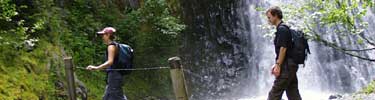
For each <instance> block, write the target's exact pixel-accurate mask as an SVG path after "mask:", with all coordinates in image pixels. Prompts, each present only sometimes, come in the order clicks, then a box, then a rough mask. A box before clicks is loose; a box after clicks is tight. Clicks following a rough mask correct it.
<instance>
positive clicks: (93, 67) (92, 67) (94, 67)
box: [86, 65, 98, 70]
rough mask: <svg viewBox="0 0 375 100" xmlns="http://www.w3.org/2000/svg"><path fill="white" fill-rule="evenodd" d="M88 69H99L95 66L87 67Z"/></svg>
mask: <svg viewBox="0 0 375 100" xmlns="http://www.w3.org/2000/svg"><path fill="white" fill-rule="evenodd" d="M86 69H87V70H97V69H98V67H96V66H93V65H89V66H87V67H86Z"/></svg>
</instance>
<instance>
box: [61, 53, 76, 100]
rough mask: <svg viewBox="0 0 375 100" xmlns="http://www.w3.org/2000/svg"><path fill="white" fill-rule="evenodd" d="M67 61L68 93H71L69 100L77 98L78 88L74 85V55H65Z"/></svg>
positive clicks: (65, 61)
mask: <svg viewBox="0 0 375 100" xmlns="http://www.w3.org/2000/svg"><path fill="white" fill-rule="evenodd" d="M64 63H65V75H66V80H67V84H68V94H69V100H76V94H75V93H76V90H75V86H74V83H75V82H74V74H73V72H74V69H73V62H72V57H65V58H64Z"/></svg>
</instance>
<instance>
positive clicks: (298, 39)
mask: <svg viewBox="0 0 375 100" xmlns="http://www.w3.org/2000/svg"><path fill="white" fill-rule="evenodd" d="M281 25H283V26H286V27H287V28H288V29H289V32H290V34H291V35H292V47H291V50H290V52H289V55H290V56H289V57H291V58H292V59H293V61H294V62H295V63H296V64H305V60H306V59H307V54H311V53H310V49H309V44H308V43H307V39H306V38H305V34H304V33H303V32H302V31H300V30H294V29H291V28H290V27H289V26H287V25H285V24H281Z"/></svg>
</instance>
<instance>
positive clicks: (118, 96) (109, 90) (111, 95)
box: [86, 27, 126, 100]
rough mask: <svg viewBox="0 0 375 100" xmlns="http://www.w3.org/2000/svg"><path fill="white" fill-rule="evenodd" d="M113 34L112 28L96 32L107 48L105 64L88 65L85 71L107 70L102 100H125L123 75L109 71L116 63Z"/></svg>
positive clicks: (116, 54) (116, 56) (116, 55)
mask: <svg viewBox="0 0 375 100" xmlns="http://www.w3.org/2000/svg"><path fill="white" fill-rule="evenodd" d="M114 32H116V30H115V29H114V28H112V27H106V28H104V29H103V30H102V31H99V32H97V34H98V35H100V36H101V37H102V39H103V41H104V43H105V44H106V45H107V46H108V47H107V52H106V54H107V55H106V56H107V59H106V62H105V63H103V64H101V65H99V66H93V65H89V66H87V67H86V69H88V70H100V69H107V79H106V80H107V86H106V89H105V93H104V96H103V100H126V97H125V96H124V93H123V91H122V85H123V77H124V75H122V74H121V73H120V72H119V71H115V70H110V69H111V68H114V63H115V62H116V61H118V53H117V52H118V50H117V47H116V45H115V44H114V41H113V39H114V35H113V34H114ZM108 69H109V70H108Z"/></svg>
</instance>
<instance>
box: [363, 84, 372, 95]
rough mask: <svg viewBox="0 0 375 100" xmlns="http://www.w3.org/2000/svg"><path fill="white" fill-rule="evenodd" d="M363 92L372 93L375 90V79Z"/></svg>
mask: <svg viewBox="0 0 375 100" xmlns="http://www.w3.org/2000/svg"><path fill="white" fill-rule="evenodd" d="M362 92H363V93H366V94H370V93H374V92H375V81H372V82H371V83H370V84H369V85H368V86H367V87H365V88H363V90H362Z"/></svg>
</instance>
